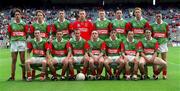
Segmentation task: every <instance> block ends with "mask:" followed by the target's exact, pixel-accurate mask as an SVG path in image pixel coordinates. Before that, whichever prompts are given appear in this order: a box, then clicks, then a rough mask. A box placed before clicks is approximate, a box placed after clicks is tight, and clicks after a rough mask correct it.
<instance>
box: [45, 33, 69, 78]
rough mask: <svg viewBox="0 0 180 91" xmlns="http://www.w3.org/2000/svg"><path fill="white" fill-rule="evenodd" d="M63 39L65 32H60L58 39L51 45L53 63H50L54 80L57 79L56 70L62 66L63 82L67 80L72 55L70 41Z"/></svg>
mask: <svg viewBox="0 0 180 91" xmlns="http://www.w3.org/2000/svg"><path fill="white" fill-rule="evenodd" d="M62 37H63V32H62V31H58V32H57V33H56V39H55V40H53V41H52V43H50V44H49V47H50V50H51V55H52V56H53V58H52V59H51V61H50V62H48V64H49V66H50V68H51V70H52V73H53V77H52V80H56V79H57V76H56V71H55V68H56V66H57V65H58V64H62V73H61V80H65V72H66V69H67V67H68V59H69V57H70V54H71V47H70V43H69V41H68V40H65V39H63V38H62ZM53 65H54V66H55V68H54V66H53Z"/></svg>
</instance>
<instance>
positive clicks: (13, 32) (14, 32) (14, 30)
mask: <svg viewBox="0 0 180 91" xmlns="http://www.w3.org/2000/svg"><path fill="white" fill-rule="evenodd" d="M27 32H28V25H26V24H25V22H23V21H22V20H20V23H16V22H14V21H12V22H11V23H10V24H9V25H8V33H9V35H10V37H11V41H24V40H26V33H27Z"/></svg>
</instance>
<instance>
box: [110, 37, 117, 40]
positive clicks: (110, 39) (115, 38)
mask: <svg viewBox="0 0 180 91" xmlns="http://www.w3.org/2000/svg"><path fill="white" fill-rule="evenodd" d="M109 39H110V40H111V41H113V40H112V38H111V37H109ZM115 40H117V37H116V38H115Z"/></svg>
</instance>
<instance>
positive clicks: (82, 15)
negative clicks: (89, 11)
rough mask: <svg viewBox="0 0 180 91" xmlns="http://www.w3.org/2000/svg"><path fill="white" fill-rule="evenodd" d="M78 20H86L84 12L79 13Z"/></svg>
mask: <svg viewBox="0 0 180 91" xmlns="http://www.w3.org/2000/svg"><path fill="white" fill-rule="evenodd" d="M79 18H80V19H85V18H86V12H85V11H80V12H79Z"/></svg>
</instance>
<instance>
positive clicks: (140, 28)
mask: <svg viewBox="0 0 180 91" xmlns="http://www.w3.org/2000/svg"><path fill="white" fill-rule="evenodd" d="M134 15H135V18H133V19H132V20H131V21H130V22H129V27H128V30H131V31H133V32H134V38H135V39H138V40H140V39H142V38H144V30H145V29H150V24H149V23H148V21H147V20H146V19H144V18H143V17H142V10H141V8H139V7H136V8H135V10H134Z"/></svg>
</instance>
